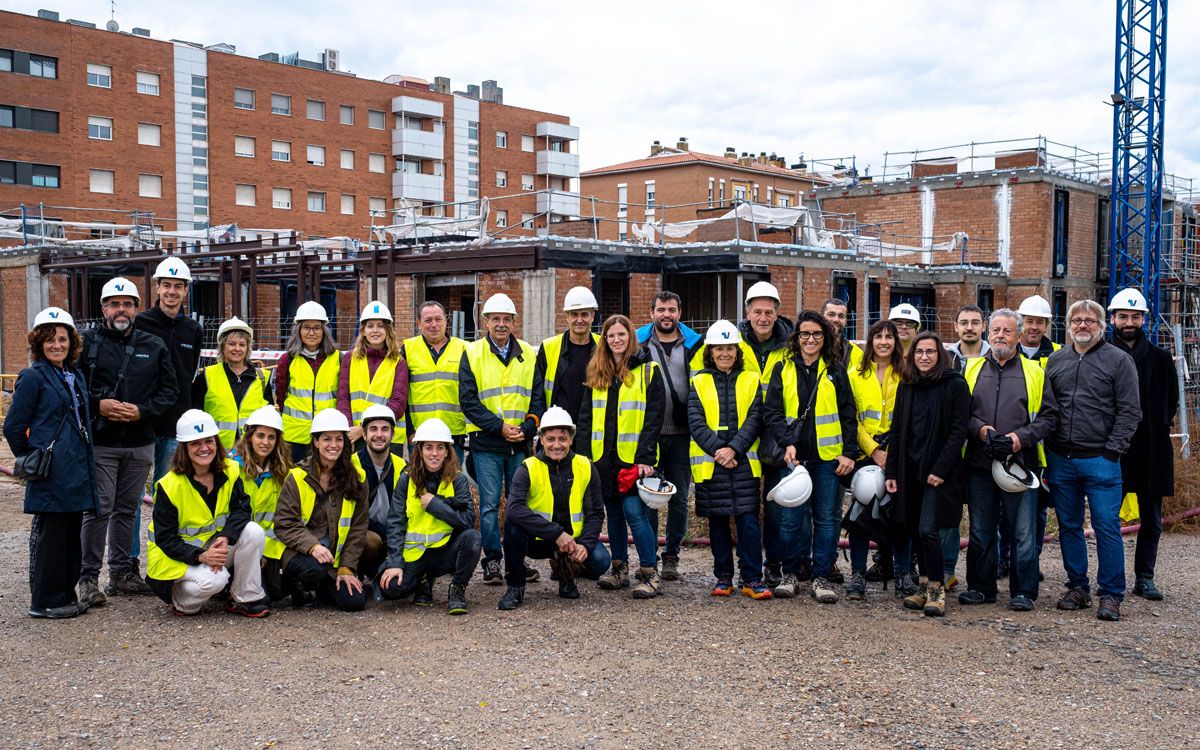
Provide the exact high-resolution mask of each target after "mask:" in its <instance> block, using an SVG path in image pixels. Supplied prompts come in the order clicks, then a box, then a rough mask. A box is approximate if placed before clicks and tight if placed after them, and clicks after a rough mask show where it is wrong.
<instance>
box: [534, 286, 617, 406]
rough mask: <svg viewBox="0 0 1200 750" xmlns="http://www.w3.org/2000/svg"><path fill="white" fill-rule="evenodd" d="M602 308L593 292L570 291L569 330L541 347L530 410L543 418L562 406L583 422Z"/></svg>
mask: <svg viewBox="0 0 1200 750" xmlns="http://www.w3.org/2000/svg"><path fill="white" fill-rule="evenodd" d="M599 308H600V305H599V303H598V302H596V295H594V294H592V290H591V289H588V288H587V287H585V286H576V287H572V288H571V289H569V290H567V296H566V297H564V298H563V308H562V309H563V313H565V314H566V317H567V330H566V331H565V332H563V333H560V334H557V335H554V336H551V337H550V338H548V339H546V340H544V341H542V345H541V347H539V348H538V354H537V364H536V365H535V366H534V369H533V395H532V397H531V401H530V406H529V411H531V412H533V413H534V414H536V415H538V416H539V417H540V416H541V415H542V413H543V412H545V411H546V409H548V408H550V407H551V406H560V407H562V408H564V409H566V410H567V413H568V414H570V415H571V418H572V419H574V420H578V419H579V410H580V408H581V407H582V405H583V396H584V393H585V392H586V390H587V389H586V388H584V386H583V380H584V378H585V377H587V366H588V362H589V361H590V360H591V359H592V352H594V351H595V350H596V343H597V342H599V341H600V336H599V335H598V334H596V333H593V332H592V324H593V323H594V322H595V320H596V310H598V309H599Z"/></svg>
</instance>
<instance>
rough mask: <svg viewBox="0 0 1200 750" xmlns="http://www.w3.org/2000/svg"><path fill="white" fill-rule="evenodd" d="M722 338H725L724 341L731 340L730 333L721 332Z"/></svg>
mask: <svg viewBox="0 0 1200 750" xmlns="http://www.w3.org/2000/svg"><path fill="white" fill-rule="evenodd" d="M721 338H723V339H728V338H729V331H721Z"/></svg>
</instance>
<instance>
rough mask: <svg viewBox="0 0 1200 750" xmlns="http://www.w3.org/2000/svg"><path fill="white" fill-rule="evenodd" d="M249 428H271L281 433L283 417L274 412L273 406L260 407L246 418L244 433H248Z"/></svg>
mask: <svg viewBox="0 0 1200 750" xmlns="http://www.w3.org/2000/svg"><path fill="white" fill-rule="evenodd" d="M251 427H273V428H275V429H276V430H279V431H280V432H283V417H281V416H280V415H279V412H277V411H275V407H274V406H270V405H267V406H260V407H258V408H257V409H255V410H254V411H252V412H250V416H249V417H246V432H250V429H249V428H251Z"/></svg>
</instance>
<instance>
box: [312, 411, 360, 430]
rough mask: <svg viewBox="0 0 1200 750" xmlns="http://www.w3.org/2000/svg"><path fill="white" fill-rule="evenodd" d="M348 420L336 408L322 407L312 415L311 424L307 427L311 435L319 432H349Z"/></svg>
mask: <svg viewBox="0 0 1200 750" xmlns="http://www.w3.org/2000/svg"><path fill="white" fill-rule="evenodd" d="M349 431H350V420H348V419H346V415H345V414H342V413H341V412H340V411H338V410H337V409H322V410H321V411H319V412H317V415H316V416H315V417H313V421H312V426H311V427H309V428H308V432H309V434H311V435H316V434H317V433H321V432H349Z"/></svg>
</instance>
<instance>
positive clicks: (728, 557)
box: [708, 503, 774, 583]
mask: <svg viewBox="0 0 1200 750" xmlns="http://www.w3.org/2000/svg"><path fill="white" fill-rule="evenodd" d="M772 505H774V503H772ZM730 521H733V523H735V524H737V556H738V573H739V574H740V576H741V579H742V581H743V582H745V583H757V582H759V581H761V580H762V577H763V576H762V541H761V539H762V537H761V532H760V530H759V526H758V513H753V512H751V513H741V514H739V515H736V516H709V518H708V541H709V549H711V550H712V555H713V575H714V576H716V578H717V580H718V581H730V582H732V581H733V531H732V529H731V528H730V525H731V524H730Z"/></svg>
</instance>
